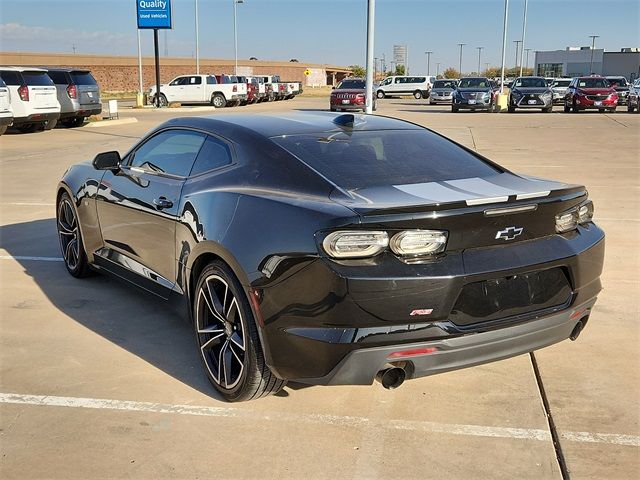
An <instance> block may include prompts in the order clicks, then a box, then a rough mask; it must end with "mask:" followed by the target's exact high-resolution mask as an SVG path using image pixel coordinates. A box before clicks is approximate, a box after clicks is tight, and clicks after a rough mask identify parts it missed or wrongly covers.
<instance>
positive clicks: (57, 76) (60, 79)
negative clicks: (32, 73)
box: [48, 72, 69, 85]
mask: <svg viewBox="0 0 640 480" xmlns="http://www.w3.org/2000/svg"><path fill="white" fill-rule="evenodd" d="M48 75H49V78H51V80H53V83H55V84H56V85H68V84H69V81H68V80H67V76H66V74H65V73H64V72H48Z"/></svg>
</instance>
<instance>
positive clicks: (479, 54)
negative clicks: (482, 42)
mask: <svg viewBox="0 0 640 480" xmlns="http://www.w3.org/2000/svg"><path fill="white" fill-rule="evenodd" d="M476 48H477V49H478V75H480V57H481V55H482V49H483V48H484V47H476Z"/></svg>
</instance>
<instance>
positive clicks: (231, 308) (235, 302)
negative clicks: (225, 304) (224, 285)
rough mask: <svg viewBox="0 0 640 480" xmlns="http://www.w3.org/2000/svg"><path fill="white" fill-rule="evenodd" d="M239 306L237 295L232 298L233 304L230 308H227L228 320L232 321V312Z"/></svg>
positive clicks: (226, 315)
mask: <svg viewBox="0 0 640 480" xmlns="http://www.w3.org/2000/svg"><path fill="white" fill-rule="evenodd" d="M234 307H235V308H236V309H237V308H238V302H237V301H236V297H233V300H231V304H230V305H229V309H228V310H227V312H226V313H225V317H227V320H229V321H231V312H232V311H233V308H234Z"/></svg>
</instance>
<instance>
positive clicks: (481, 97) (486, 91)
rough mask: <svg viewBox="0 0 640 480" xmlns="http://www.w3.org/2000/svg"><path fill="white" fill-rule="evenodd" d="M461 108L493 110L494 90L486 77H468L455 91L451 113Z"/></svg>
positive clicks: (463, 79)
mask: <svg viewBox="0 0 640 480" xmlns="http://www.w3.org/2000/svg"><path fill="white" fill-rule="evenodd" d="M461 108H466V109H468V110H488V111H491V110H493V88H492V84H491V80H489V79H488V78H485V77H466V78H462V79H460V82H459V83H458V85H457V86H456V88H455V90H454V91H453V101H452V102H451V111H452V112H457V111H458V110H460V109H461Z"/></svg>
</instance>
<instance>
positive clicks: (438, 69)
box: [436, 62, 440, 78]
mask: <svg viewBox="0 0 640 480" xmlns="http://www.w3.org/2000/svg"><path fill="white" fill-rule="evenodd" d="M439 75H440V62H438V63H436V78H438V76H439Z"/></svg>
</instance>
